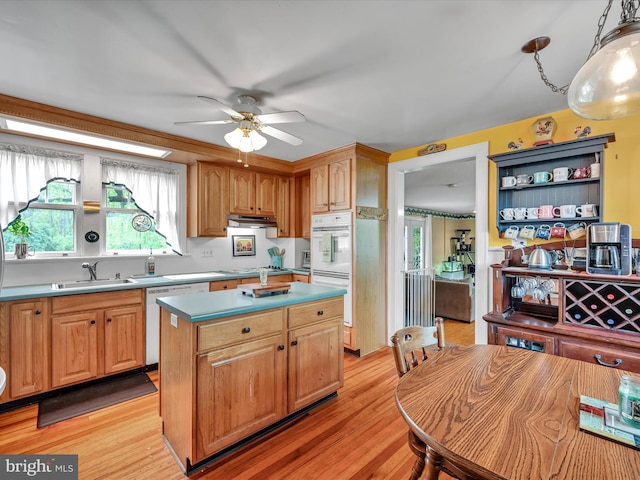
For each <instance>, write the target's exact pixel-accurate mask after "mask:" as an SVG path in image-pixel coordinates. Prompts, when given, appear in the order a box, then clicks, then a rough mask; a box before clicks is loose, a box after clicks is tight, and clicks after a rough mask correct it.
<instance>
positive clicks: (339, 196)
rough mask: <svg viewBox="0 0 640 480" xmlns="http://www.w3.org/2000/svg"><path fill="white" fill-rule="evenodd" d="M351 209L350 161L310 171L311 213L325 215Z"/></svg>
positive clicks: (338, 162) (332, 163)
mask: <svg viewBox="0 0 640 480" xmlns="http://www.w3.org/2000/svg"><path fill="white" fill-rule="evenodd" d="M350 208H351V159H350V158H347V159H344V160H339V161H335V162H331V163H329V164H327V165H320V166H317V167H313V168H312V169H311V211H312V213H325V212H331V211H337V210H349V209H350Z"/></svg>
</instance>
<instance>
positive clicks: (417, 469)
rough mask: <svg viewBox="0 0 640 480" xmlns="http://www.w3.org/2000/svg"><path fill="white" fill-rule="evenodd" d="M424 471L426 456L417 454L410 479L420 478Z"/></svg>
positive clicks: (416, 479)
mask: <svg viewBox="0 0 640 480" xmlns="http://www.w3.org/2000/svg"><path fill="white" fill-rule="evenodd" d="M423 471H424V457H421V456H420V455H417V458H416V462H415V463H414V464H413V467H411V476H410V477H409V480H418V479H419V478H420V477H421V476H422V472H423Z"/></svg>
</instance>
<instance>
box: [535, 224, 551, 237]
mask: <svg viewBox="0 0 640 480" xmlns="http://www.w3.org/2000/svg"><path fill="white" fill-rule="evenodd" d="M536 238H541V239H542V240H549V239H550V238H551V227H550V226H549V225H540V226H539V227H538V230H536Z"/></svg>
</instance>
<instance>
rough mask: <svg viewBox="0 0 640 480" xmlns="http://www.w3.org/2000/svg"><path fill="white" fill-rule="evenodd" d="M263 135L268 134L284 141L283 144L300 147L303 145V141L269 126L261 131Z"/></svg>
mask: <svg viewBox="0 0 640 480" xmlns="http://www.w3.org/2000/svg"><path fill="white" fill-rule="evenodd" d="M260 131H261V132H262V133H266V134H267V135H270V136H272V137H274V138H277V139H278V140H282V141H283V142H287V143H289V144H291V145H300V144H302V139H301V138H298V137H296V136H294V135H291V134H290V133H287V132H283V131H282V130H278V129H277V128H273V127H270V126H269V125H265V126H264V127H262V129H260Z"/></svg>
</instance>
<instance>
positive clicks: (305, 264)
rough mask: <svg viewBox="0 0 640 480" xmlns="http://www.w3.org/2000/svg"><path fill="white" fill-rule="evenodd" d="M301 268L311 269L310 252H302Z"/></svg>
mask: <svg viewBox="0 0 640 480" xmlns="http://www.w3.org/2000/svg"><path fill="white" fill-rule="evenodd" d="M302 268H306V269H310V268H311V250H302Z"/></svg>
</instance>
